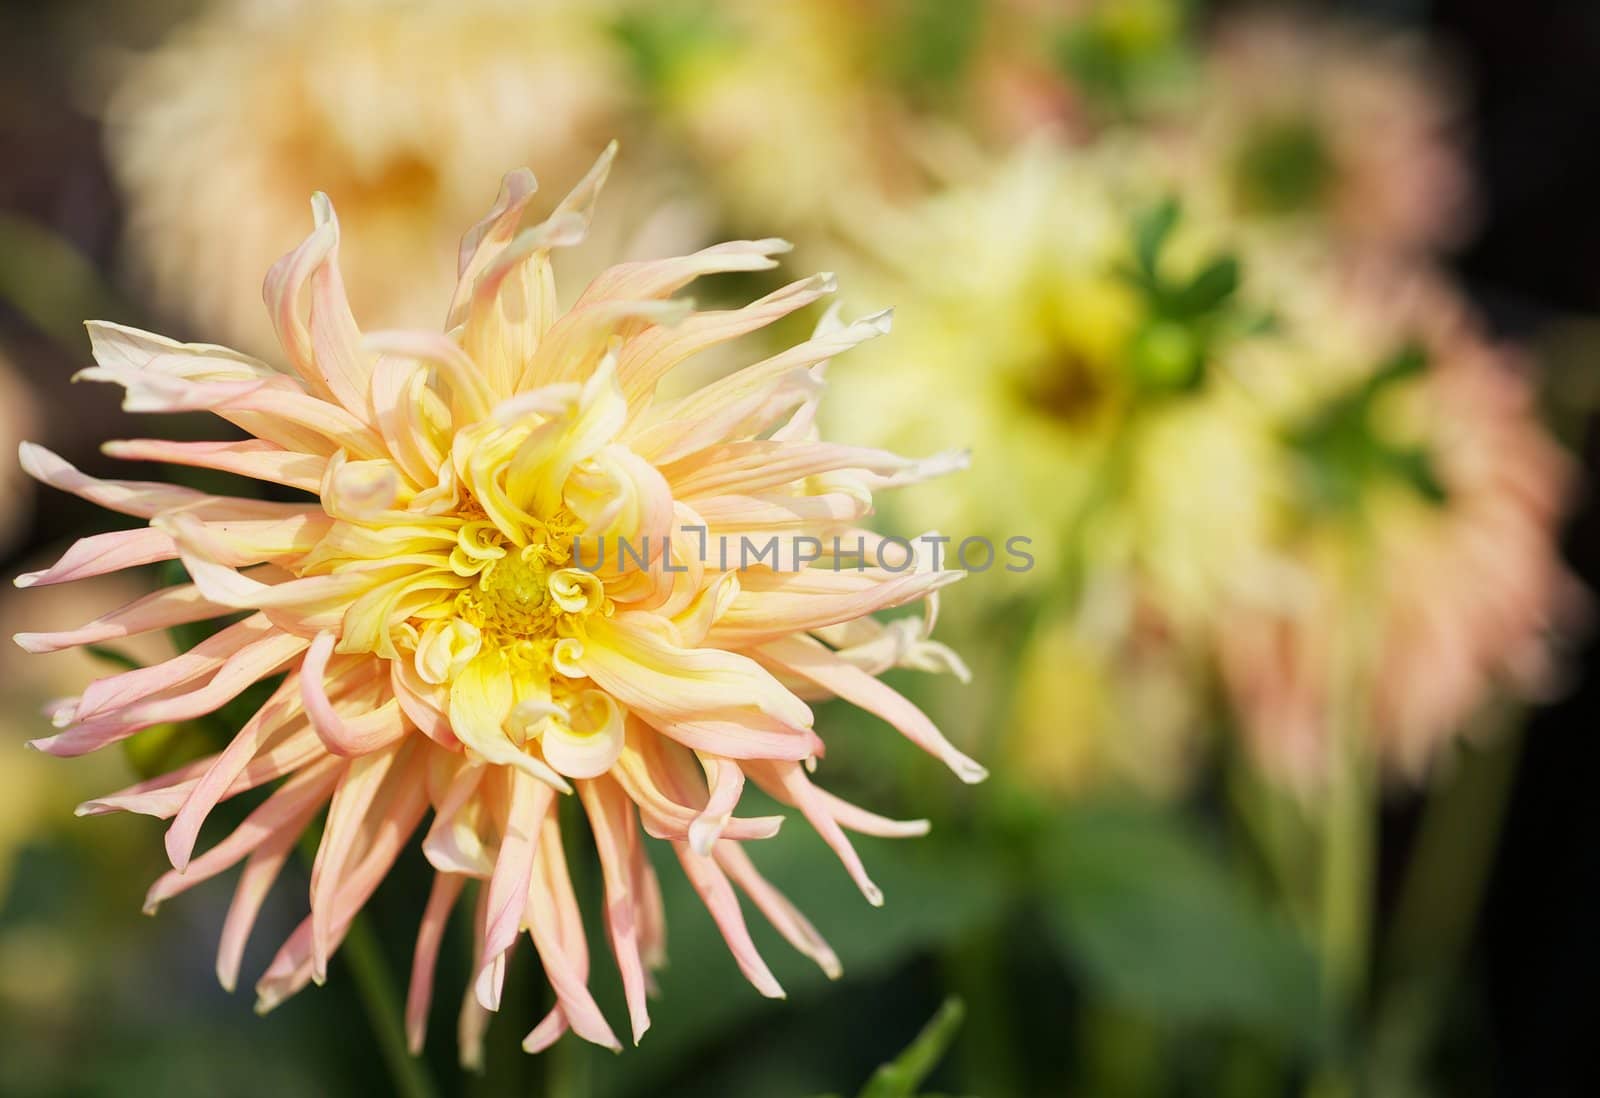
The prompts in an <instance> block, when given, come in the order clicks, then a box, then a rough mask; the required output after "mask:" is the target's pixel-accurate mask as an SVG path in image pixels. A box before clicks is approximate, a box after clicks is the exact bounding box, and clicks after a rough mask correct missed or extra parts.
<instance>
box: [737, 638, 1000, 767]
mask: <svg viewBox="0 0 1600 1098" xmlns="http://www.w3.org/2000/svg"><path fill="white" fill-rule="evenodd" d="M759 651H760V656H759V657H758V658H761V659H764V660H768V661H770V662H771V663H772V664H775V665H776V666H777V667H779V668H781V669H783V670H784V671H788V672H790V673H792V674H795V675H800V676H802V677H804V678H807V679H810V680H811V681H812V682H814V683H816V684H817V685H819V686H822V687H824V688H825V689H826V690H828V692H829V693H831V694H833V695H834V696H836V697H839V698H842V699H844V700H845V701H847V702H849V703H850V704H851V705H854V706H856V707H857V708H860V709H865V710H866V711H867V712H869V713H872V714H874V715H876V716H879V717H882V718H883V719H884V720H886V721H888V722H889V723H890V724H892V725H893V726H894V727H895V728H896V729H897V730H899V732H900V733H901V734H902V735H903V736H905V738H906V739H908V740H910V741H911V742H912V743H914V744H916V745H917V746H918V747H920V748H922V749H923V750H924V751H926V752H927V753H928V754H930V755H932V756H933V757H934V758H936V759H939V760H940V761H941V762H943V763H944V764H945V765H946V766H948V767H949V768H950V769H951V770H953V771H954V772H955V774H956V776H957V777H958V778H960V779H961V780H962V781H964V782H968V783H972V782H981V781H983V780H984V779H985V778H987V777H988V776H989V772H988V771H987V770H985V769H984V768H983V767H982V766H979V765H978V763H977V762H975V761H974V760H972V759H971V758H969V757H967V756H966V755H964V754H962V753H961V752H960V751H958V750H956V748H955V745H954V744H952V743H951V742H950V741H949V740H947V739H945V737H944V734H943V733H942V732H940V731H939V729H938V728H937V727H936V726H935V725H934V723H933V721H931V720H929V719H928V717H927V715H926V714H925V713H923V712H922V710H920V709H918V708H917V707H916V706H914V705H912V704H911V703H910V702H909V701H907V700H906V699H905V698H903V697H901V696H900V695H899V694H898V693H897V692H895V690H894V689H893V688H891V687H889V686H886V685H884V684H883V683H882V682H881V681H880V680H878V679H875V678H873V677H872V676H871V675H869V674H867V673H866V672H865V671H862V670H861V669H859V668H857V667H853V666H851V665H850V664H848V663H846V662H845V661H844V660H841V659H840V658H839V657H838V656H836V655H834V654H833V653H832V652H829V651H828V650H827V648H825V647H824V646H823V645H821V644H819V643H818V642H816V641H814V640H811V639H810V638H807V637H787V638H784V639H783V640H777V641H772V642H769V643H768V644H765V645H763V646H762V647H761V648H760V650H759Z"/></svg>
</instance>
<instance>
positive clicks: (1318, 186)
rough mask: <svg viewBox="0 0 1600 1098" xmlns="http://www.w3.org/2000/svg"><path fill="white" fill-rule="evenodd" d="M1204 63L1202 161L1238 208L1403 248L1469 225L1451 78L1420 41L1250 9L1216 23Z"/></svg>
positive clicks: (1444, 239)
mask: <svg viewBox="0 0 1600 1098" xmlns="http://www.w3.org/2000/svg"><path fill="white" fill-rule="evenodd" d="M1208 65H1209V68H1210V73H1209V77H1208V79H1209V85H1210V88H1211V89H1212V91H1211V94H1210V95H1208V96H1207V97H1206V99H1205V100H1204V101H1203V102H1204V106H1203V108H1202V110H1201V116H1200V118H1199V120H1198V125H1197V126H1196V134H1197V136H1198V140H1199V142H1200V145H1201V147H1202V155H1201V157H1200V158H1199V160H1200V162H1201V163H1202V164H1203V165H1205V170H1206V171H1216V170H1220V171H1221V172H1222V173H1223V179H1222V181H1221V182H1222V186H1223V187H1224V188H1225V189H1226V190H1227V191H1228V193H1229V197H1230V200H1231V201H1232V202H1233V203H1234V205H1235V207H1236V209H1237V210H1238V211H1239V213H1240V214H1241V215H1243V216H1246V217H1248V218H1251V219H1253V220H1255V221H1257V222H1259V223H1263V224H1271V223H1274V222H1287V223H1290V224H1304V223H1306V222H1308V221H1310V222H1313V223H1318V224H1321V225H1324V226H1326V227H1328V228H1331V230H1332V231H1333V232H1334V233H1335V234H1337V235H1338V236H1339V237H1340V238H1341V239H1345V240H1349V241H1353V242H1355V243H1358V244H1362V245H1366V246H1369V247H1377V248H1381V249H1386V250H1389V251H1401V252H1407V251H1411V252H1415V251H1418V250H1422V249H1426V248H1429V247H1436V246H1440V245H1450V244H1455V243H1459V242H1460V240H1461V238H1462V237H1463V235H1464V234H1465V231H1466V230H1468V229H1470V228H1471V222H1472V219H1471V217H1470V207H1471V204H1472V202H1471V200H1472V193H1471V191H1472V188H1471V179H1470V177H1469V175H1468V172H1467V169H1466V164H1465V152H1464V148H1463V142H1462V138H1461V134H1460V128H1461V123H1460V119H1459V108H1458V105H1457V103H1456V99H1455V96H1454V95H1453V90H1454V89H1453V88H1452V87H1451V85H1450V82H1449V80H1448V79H1447V74H1446V73H1445V72H1444V71H1443V70H1442V67H1441V66H1440V65H1439V64H1438V63H1437V61H1436V59H1434V58H1432V57H1430V56H1428V55H1427V53H1426V52H1425V51H1424V50H1423V49H1422V47H1421V44H1420V43H1418V42H1415V41H1412V40H1410V39H1408V38H1405V37H1403V36H1400V35H1396V34H1394V33H1392V32H1391V33H1387V34H1385V33H1382V32H1379V31H1377V30H1374V29H1372V28H1365V27H1362V26H1361V25H1359V24H1341V23H1333V22H1330V23H1325V24H1319V23H1317V22H1316V21H1313V20H1307V19H1305V18H1303V17H1296V16H1292V15H1285V14H1281V13H1278V14H1272V13H1261V12H1257V13H1255V14H1253V15H1249V16H1245V17H1238V18H1234V19H1232V20H1230V21H1227V22H1225V23H1224V24H1223V26H1222V28H1221V30H1220V32H1219V34H1218V36H1217V39H1216V42H1215V43H1214V45H1213V47H1212V50H1211V54H1210V58H1209V60H1208Z"/></svg>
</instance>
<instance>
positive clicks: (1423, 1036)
mask: <svg viewBox="0 0 1600 1098" xmlns="http://www.w3.org/2000/svg"><path fill="white" fill-rule="evenodd" d="M1498 720H1499V722H1500V723H1502V724H1503V725H1505V727H1503V728H1501V729H1499V731H1498V734H1497V735H1491V736H1489V737H1485V739H1486V740H1487V743H1488V746H1486V747H1483V748H1481V749H1471V748H1467V749H1463V750H1462V752H1461V755H1460V769H1459V770H1458V772H1457V773H1456V774H1454V775H1453V776H1452V778H1451V779H1450V780H1448V781H1440V782H1439V783H1437V784H1436V785H1435V786H1434V788H1433V790H1432V792H1431V793H1430V795H1429V797H1428V801H1427V805H1426V807H1425V809H1424V812H1423V817H1422V823H1421V825H1420V827H1419V829H1418V832H1417V838H1416V841H1415V843H1414V845H1413V849H1412V854H1411V858H1410V861H1409V864H1408V865H1407V867H1406V875H1405V879H1404V880H1403V882H1402V884H1401V889H1400V897H1399V900H1398V902H1397V904H1396V907H1395V914H1394V919H1393V922H1392V929H1391V930H1390V932H1389V935H1388V938H1387V940H1386V941H1385V943H1384V950H1383V957H1382V961H1383V965H1382V969H1381V972H1382V975H1383V977H1384V984H1383V989H1382V994H1381V995H1380V997H1379V1000H1378V1009H1377V1013H1376V1017H1377V1022H1376V1025H1375V1027H1374V1031H1375V1037H1374V1044H1375V1054H1374V1058H1373V1059H1374V1071H1375V1074H1376V1076H1377V1080H1378V1081H1379V1082H1381V1083H1382V1084H1383V1087H1384V1092H1385V1093H1389V1092H1395V1093H1403V1092H1410V1091H1411V1090H1414V1089H1416V1088H1417V1086H1418V1084H1419V1082H1420V1081H1421V1076H1422V1071H1423V1064H1424V1061H1425V1060H1426V1058H1427V1056H1428V1053H1429V1052H1430V1051H1431V1049H1432V1046H1433V1042H1434V1039H1435V1035H1436V1031H1437V1028H1438V1018H1439V1013H1440V1009H1439V1008H1440V1006H1441V1004H1442V1002H1443V1000H1444V998H1445V996H1447V995H1448V994H1449V993H1450V990H1451V988H1452V986H1453V984H1454V982H1455V979H1456V977H1457V974H1458V973H1459V971H1460V969H1461V962H1462V959H1463V958H1464V956H1465V955H1466V952H1467V949H1468V947H1469V945H1470V943H1471V940H1472V934H1473V930H1474V928H1475V927H1476V926H1477V922H1478V915H1479V912H1480V910H1481V908H1482V905H1483V895H1484V891H1485V889H1486V888H1487V886H1488V881H1489V873H1490V870H1491V868H1492V867H1493V864H1494V856H1495V852H1496V850H1497V849H1498V847H1499V839H1500V831H1501V825H1502V824H1503V822H1504V819H1505V814H1506V810H1507V808H1508V807H1509V805H1510V801H1511V791H1512V788H1513V786H1514V784H1515V778H1516V773H1517V764H1518V762H1519V760H1520V756H1521V747H1522V738H1521V736H1520V735H1519V734H1518V733H1519V730H1518V729H1517V728H1516V725H1515V714H1509V713H1501V714H1499V715H1498Z"/></svg>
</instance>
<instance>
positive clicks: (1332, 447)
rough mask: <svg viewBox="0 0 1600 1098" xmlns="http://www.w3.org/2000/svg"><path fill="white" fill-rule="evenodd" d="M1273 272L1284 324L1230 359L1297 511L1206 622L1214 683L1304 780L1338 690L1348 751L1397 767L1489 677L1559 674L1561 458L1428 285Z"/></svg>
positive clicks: (1564, 623)
mask: <svg viewBox="0 0 1600 1098" xmlns="http://www.w3.org/2000/svg"><path fill="white" fill-rule="evenodd" d="M1280 273H1281V274H1282V278H1281V283H1282V285H1283V286H1284V292H1283V293H1282V294H1281V296H1280V306H1281V308H1282V315H1283V317H1284V321H1285V324H1286V327H1287V328H1288V330H1289V332H1290V333H1291V335H1290V336H1289V338H1286V339H1284V340H1276V341H1263V342H1262V343H1260V344H1257V345H1255V346H1253V347H1251V348H1250V349H1249V350H1248V352H1242V353H1241V355H1240V360H1239V362H1238V364H1237V365H1238V368H1239V371H1240V373H1241V375H1242V376H1244V377H1246V378H1248V384H1249V386H1250V388H1251V389H1252V391H1253V392H1254V393H1255V394H1256V396H1257V398H1258V399H1260V400H1262V401H1263V402H1265V403H1268V404H1271V405H1272V406H1273V415H1274V416H1275V417H1276V418H1277V419H1278V420H1279V421H1280V422H1282V423H1283V424H1284V434H1285V437H1286V438H1287V439H1288V440H1289V448H1290V451H1291V461H1292V464H1293V467H1294V468H1295V469H1296V471H1297V481H1298V484H1299V489H1298V491H1297V492H1296V493H1295V498H1296V514H1295V517H1294V518H1293V519H1292V521H1290V522H1287V523H1285V524H1284V527H1283V529H1282V536H1281V538H1280V539H1279V540H1278V542H1277V544H1276V548H1275V549H1274V553H1275V554H1276V555H1277V556H1278V557H1279V559H1280V561H1281V562H1282V568H1281V569H1280V575H1284V576H1285V577H1286V582H1283V583H1281V584H1277V585H1275V586H1273V587H1267V586H1265V585H1263V586H1259V587H1256V588H1252V589H1246V590H1240V591H1237V592H1235V593H1236V594H1237V595H1239V596H1241V597H1239V598H1237V599H1236V601H1234V602H1233V603H1232V604H1231V605H1230V606H1229V607H1228V609H1227V611H1226V612H1225V613H1223V614H1221V615H1219V617H1218V619H1217V622H1216V632H1217V638H1216V644H1217V649H1218V653H1219V659H1220V663H1221V669H1222V672H1223V679H1224V684H1225V686H1226V688H1227V692H1228V694H1229V695H1230V697H1231V698H1232V702H1233V705H1234V706H1235V708H1236V710H1237V712H1238V714H1239V716H1240V719H1241V721H1242V724H1243V726H1244V731H1245V733H1246V735H1247V737H1248V739H1249V741H1250V743H1251V745H1252V746H1253V747H1254V748H1255V750H1256V754H1257V757H1258V758H1259V759H1260V760H1261V762H1262V764H1263V766H1264V767H1265V768H1266V769H1267V770H1268V772H1269V773H1271V774H1272V775H1274V776H1275V777H1277V778H1279V779H1280V780H1282V781H1284V782H1285V783H1287V784H1289V785H1291V786H1293V787H1296V788H1300V789H1313V788H1315V787H1316V786H1317V785H1318V783H1319V782H1320V781H1321V779H1322V777H1323V775H1324V773H1325V768H1326V765H1327V760H1328V758H1329V741H1330V736H1331V734H1332V733H1331V729H1330V722H1331V721H1332V719H1333V715H1334V706H1335V699H1336V698H1337V697H1342V696H1348V695H1349V694H1350V692H1351V691H1352V690H1354V691H1356V696H1357V697H1358V698H1359V701H1358V702H1357V714H1356V718H1355V719H1356V720H1357V721H1358V722H1359V728H1360V734H1361V736H1362V737H1363V740H1364V744H1363V749H1364V750H1365V751H1367V752H1368V753H1369V754H1370V755H1371V756H1372V757H1374V758H1375V759H1376V760H1377V761H1378V762H1379V763H1381V764H1382V765H1383V767H1384V768H1385V770H1386V771H1387V772H1388V773H1390V774H1391V775H1398V776H1401V777H1408V778H1416V777H1419V776H1421V775H1422V774H1423V772H1424V771H1426V769H1427V768H1428V767H1429V765H1430V764H1431V763H1433V762H1434V761H1435V760H1436V759H1437V757H1438V756H1439V754H1440V752H1441V750H1442V749H1443V748H1445V747H1446V746H1448V744H1450V743H1451V742H1452V740H1453V738H1454V737H1455V736H1457V735H1459V734H1461V733H1463V732H1464V731H1465V730H1466V729H1467V726H1468V725H1469V723H1470V721H1471V719H1472V718H1473V717H1474V715H1475V714H1477V713H1478V712H1479V711H1480V710H1481V709H1482V708H1483V707H1484V705H1485V704H1486V703H1487V702H1488V701H1489V700H1490V699H1491V698H1492V697H1493V696H1494V695H1495V694H1496V692H1497V691H1503V692H1506V693H1509V694H1511V695H1514V696H1520V697H1522V698H1526V699H1531V698H1537V697H1539V696H1541V695H1542V694H1543V693H1544V692H1546V691H1548V690H1549V689H1550V688H1551V686H1552V685H1553V684H1554V682H1555V681H1556V674H1557V670H1558V661H1557V660H1556V658H1555V656H1556V653H1557V650H1558V647H1559V642H1560V641H1561V639H1562V637H1563V635H1564V634H1567V633H1569V632H1570V631H1571V629H1572V628H1573V627H1574V626H1575V625H1576V624H1577V613H1578V612H1580V611H1581V609H1582V607H1583V606H1584V605H1585V603H1586V596H1585V595H1584V593H1583V591H1582V590H1581V588H1580V587H1579V585H1578V583H1577V581H1576V580H1575V579H1574V578H1573V577H1572V576H1571V574H1570V573H1569V572H1568V571H1567V569H1566V567H1565V565H1564V564H1563V563H1562V560H1561V555H1560V549H1559V545H1558V533H1559V527H1560V523H1561V519H1562V517H1563V515H1564V513H1565V510H1566V505H1567V502H1568V500H1569V498H1570V496H1571V493H1572V490H1573V486H1574V472H1575V471H1574V469H1573V468H1572V463H1571V461H1570V459H1569V458H1568V456H1567V455H1566V454H1565V453H1564V451H1563V450H1562V449H1561V448H1560V446H1558V445H1557V443H1556V442H1555V440H1554V439H1553V438H1551V437H1550V435H1549V434H1548V433H1547V432H1546V431H1545V429H1544V427H1543V426H1542V425H1541V424H1540V422H1539V419H1538V414H1537V408H1536V405H1535V400H1534V393H1533V388H1532V385H1531V384H1530V382H1529V379H1528V378H1527V376H1526V370H1525V368H1524V364H1523V363H1522V362H1521V361H1520V359H1519V356H1518V355H1517V354H1516V353H1515V352H1514V351H1511V350H1509V349H1507V348H1505V347H1502V346H1498V345H1496V344H1495V343H1494V342H1493V341H1492V340H1491V339H1490V338H1489V337H1488V336H1487V335H1486V334H1485V333H1484V332H1483V331H1482V330H1481V328H1480V326H1479V325H1478V323H1477V322H1476V321H1475V319H1474V318H1472V317H1471V316H1470V315H1469V314H1468V312H1467V310H1466V308H1465V307H1464V306H1463V305H1462V303H1461V302H1460V301H1459V300H1458V299H1457V298H1456V296H1455V295H1454V294H1453V293H1452V292H1451V291H1450V290H1449V289H1448V288H1447V287H1445V286H1443V285H1441V284H1439V283H1438V282H1437V281H1435V280H1433V279H1431V278H1429V277H1427V276H1425V275H1420V274H1416V273H1412V272H1408V271H1403V270H1400V271H1397V270H1395V269H1392V268H1390V267H1388V266H1386V265H1383V264H1379V263H1373V262H1364V263H1349V262H1333V261H1327V262H1323V263H1321V264H1309V265H1307V264H1301V263H1295V264H1294V265H1293V266H1292V267H1291V268H1289V269H1285V270H1283V271H1281V272H1280ZM1353 646H1354V647H1356V648H1358V649H1359V651H1360V652H1361V653H1363V654H1362V655H1359V656H1358V657H1357V660H1358V662H1359V666H1355V667H1350V666H1344V665H1348V664H1349V663H1351V655H1350V650H1351V648H1352V647H1353ZM1352 683H1354V684H1355V685H1354V686H1352V685H1351V684H1352Z"/></svg>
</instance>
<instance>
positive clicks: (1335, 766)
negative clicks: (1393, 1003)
mask: <svg viewBox="0 0 1600 1098" xmlns="http://www.w3.org/2000/svg"><path fill="white" fill-rule="evenodd" d="M1367 549H1368V547H1367V544H1366V542H1365V539H1362V540H1361V541H1360V542H1359V543H1358V546H1357V547H1356V549H1355V551H1354V552H1352V554H1351V556H1350V558H1349V559H1348V560H1347V561H1346V562H1345V567H1346V569H1347V575H1346V578H1347V580H1348V582H1347V584H1346V585H1345V590H1346V591H1348V592H1349V601H1350V606H1351V611H1350V613H1349V616H1348V617H1347V619H1346V621H1345V622H1344V623H1343V627H1342V628H1340V629H1339V630H1338V633H1337V635H1336V636H1335V637H1334V638H1333V645H1334V649H1333V667H1332V674H1331V676H1330V678H1329V686H1330V694H1329V697H1330V698H1331V699H1332V701H1331V705H1330V712H1329V727H1328V736H1327V745H1326V746H1327V785H1326V788H1325V789H1324V790H1323V794H1322V796H1323V802H1322V806H1321V807H1322V813H1321V816H1322V819H1321V825H1322V831H1321V834H1322V851H1321V866H1320V870H1321V887H1320V892H1321V896H1320V905H1319V907H1320V912H1319V925H1318V945H1319V947H1320V948H1319V952H1320V955H1321V958H1322V964H1323V1011H1324V1018H1325V1026H1326V1032H1327V1034H1328V1037H1329V1039H1330V1051H1331V1053H1332V1060H1331V1061H1330V1063H1329V1064H1328V1066H1327V1068H1326V1069H1325V1070H1324V1071H1323V1072H1322V1073H1321V1074H1320V1075H1319V1076H1318V1077H1317V1078H1315V1079H1314V1080H1313V1081H1312V1085H1311V1087H1310V1093H1311V1094H1313V1095H1315V1096H1316V1098H1335V1096H1337V1098H1346V1096H1349V1095H1353V1094H1355V1093H1357V1090H1358V1085H1359V1080H1358V1065H1357V1064H1356V1063H1355V1060H1354V1057H1352V1056H1351V1054H1350V1052H1351V1050H1350V1049H1349V1048H1348V1047H1346V1046H1345V1044H1344V1040H1343V1038H1345V1036H1346V1035H1347V1034H1348V1033H1350V1032H1351V1027H1352V1023H1353V1021H1354V1019H1355V1017H1356V1015H1357V1013H1358V1012H1359V1010H1360V1008H1361V1004H1362V1002H1363V1000H1364V999H1365V996H1366V993H1367V979H1368V970H1369V968H1370V966H1371V960H1372V957H1371V954H1372V900H1373V883H1374V875H1373V864H1374V861H1375V856H1376V844H1377V810H1378V797H1377V775H1376V761H1375V759H1374V755H1373V751H1372V745H1371V739H1372V732H1373V730H1372V728H1371V727H1370V719H1371V702H1372V689H1371V688H1372V678H1373V675H1374V674H1375V672H1376V668H1375V667H1374V666H1373V653H1374V651H1375V650H1376V637H1375V633H1376V625H1377V622H1376V619H1375V616H1374V613H1375V609H1376V608H1375V607H1374V605H1373V602H1372V600H1371V598H1370V597H1369V596H1370V595H1371V592H1372V586H1371V584H1370V583H1369V582H1368V578H1369V577H1368V572H1367V565H1368V562H1369V561H1370V556H1369V554H1368V551H1367ZM1368 611H1370V612H1368Z"/></svg>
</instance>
